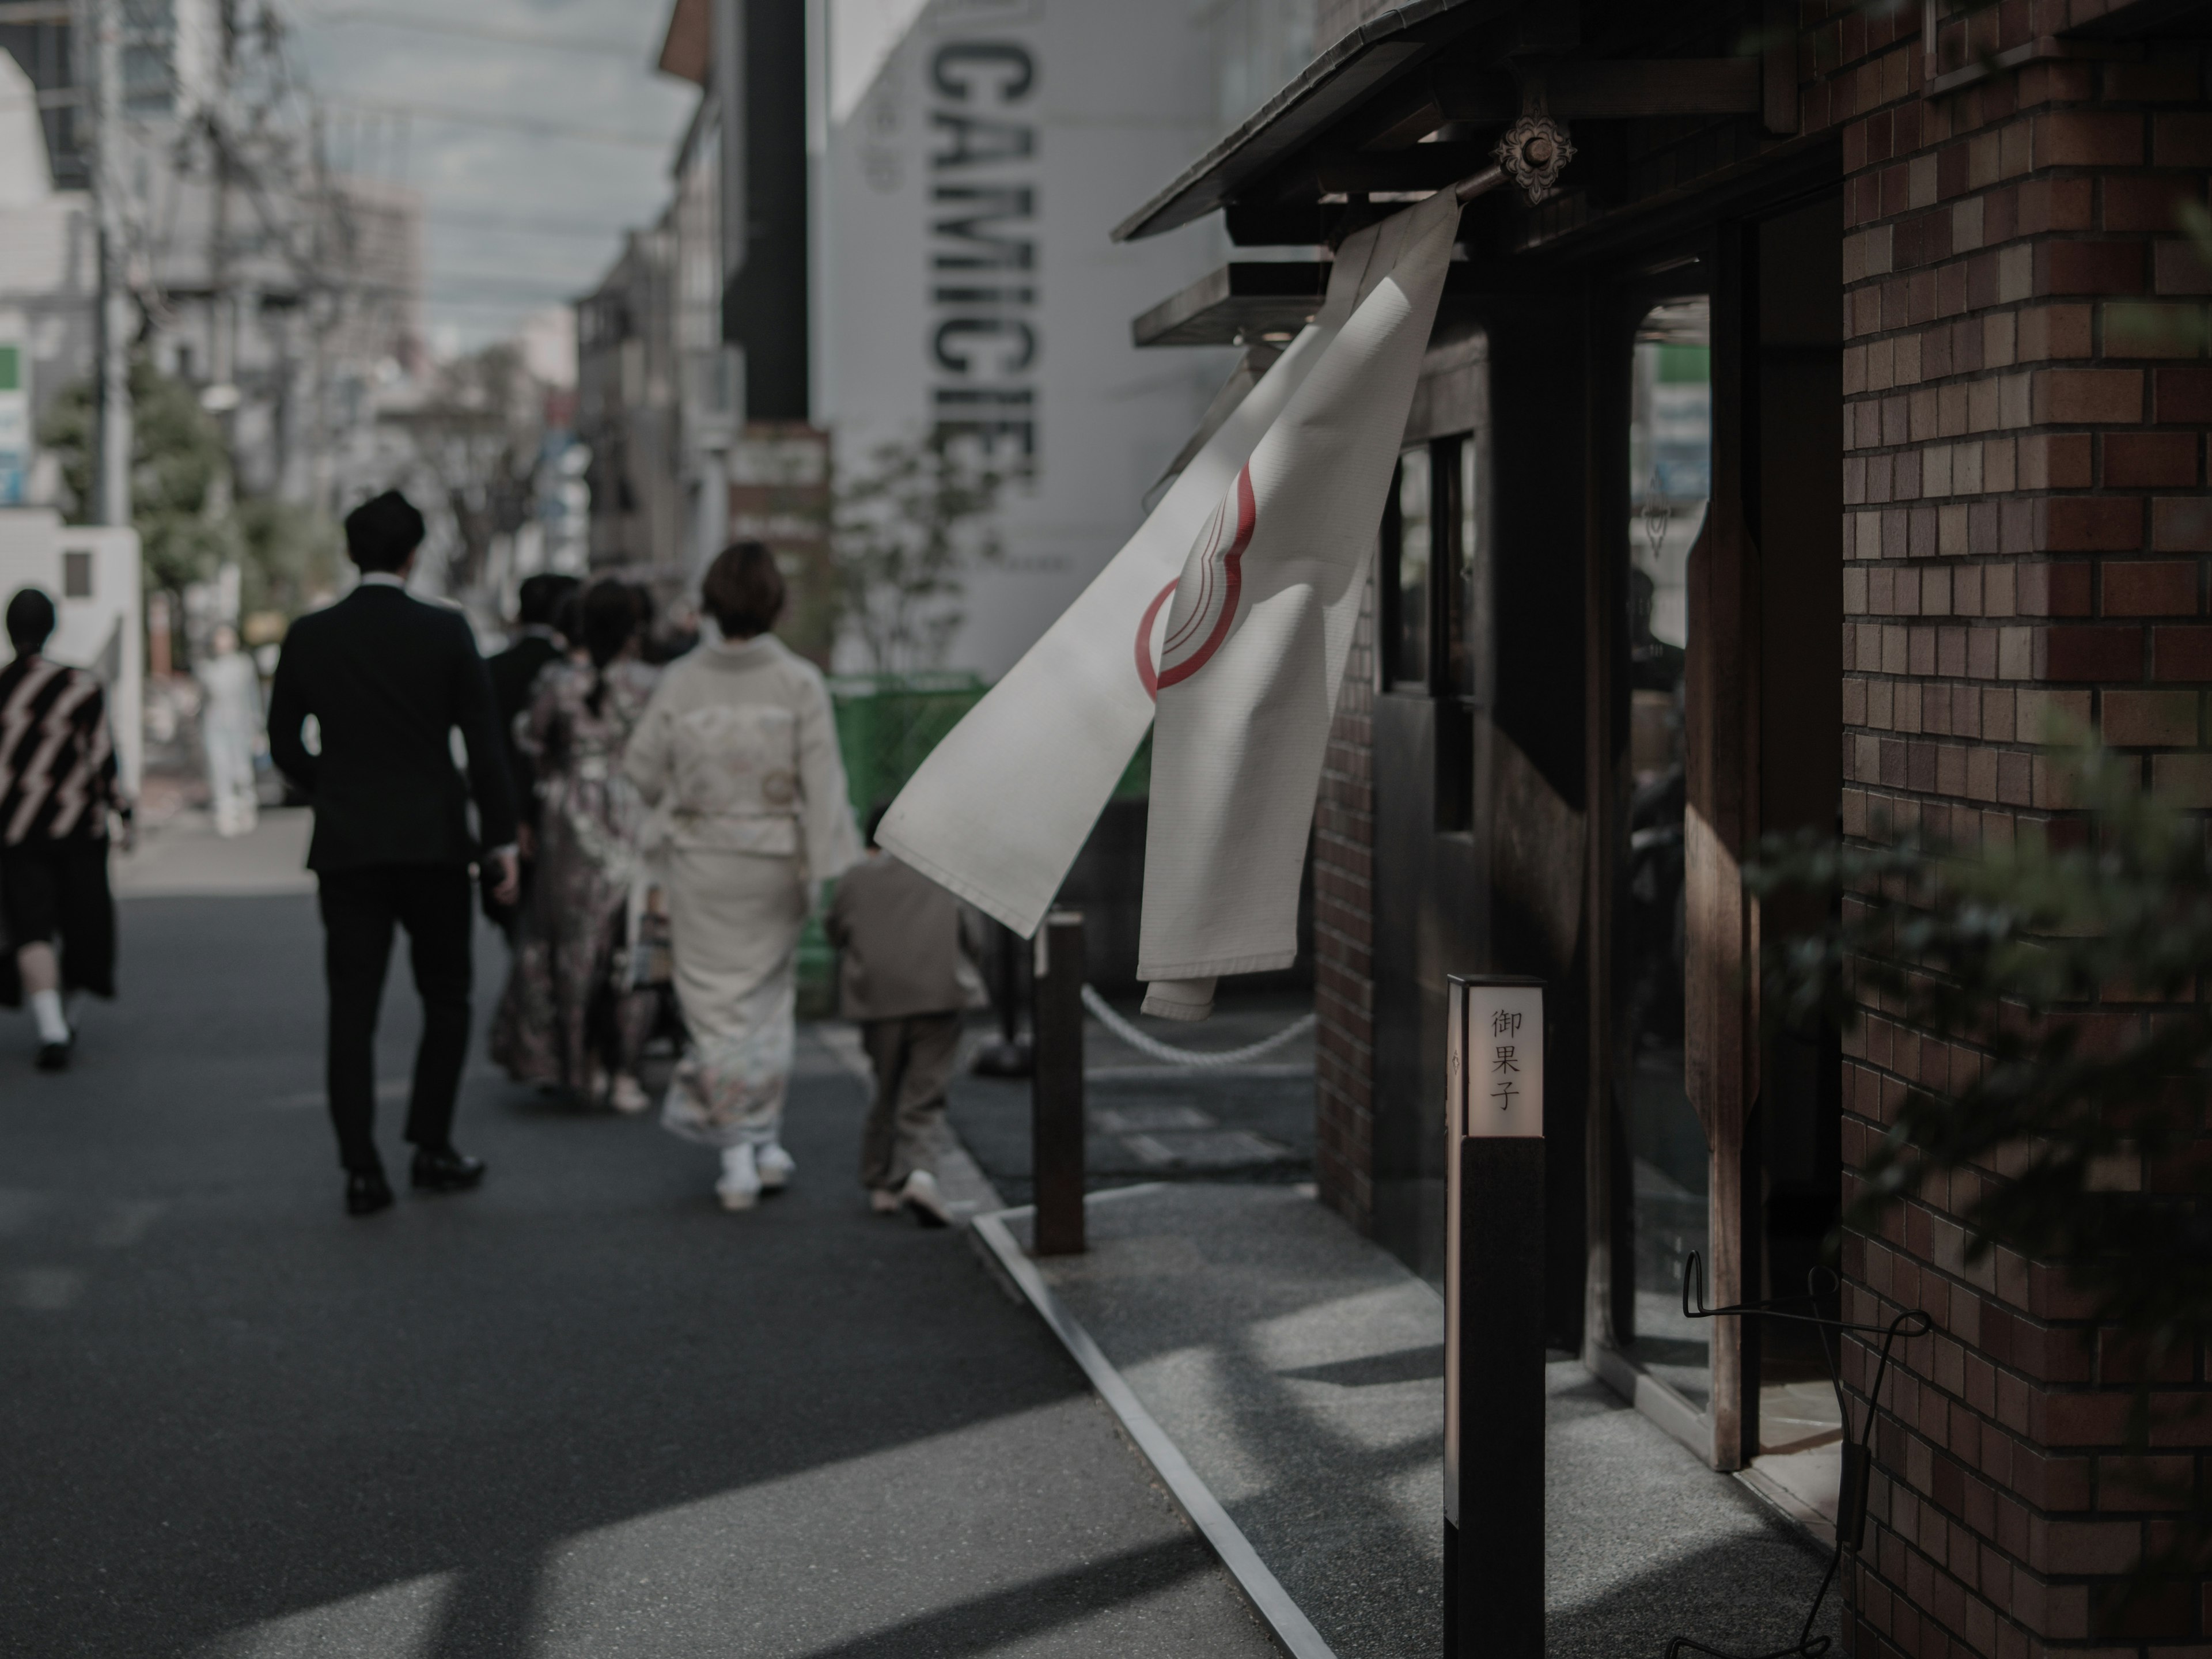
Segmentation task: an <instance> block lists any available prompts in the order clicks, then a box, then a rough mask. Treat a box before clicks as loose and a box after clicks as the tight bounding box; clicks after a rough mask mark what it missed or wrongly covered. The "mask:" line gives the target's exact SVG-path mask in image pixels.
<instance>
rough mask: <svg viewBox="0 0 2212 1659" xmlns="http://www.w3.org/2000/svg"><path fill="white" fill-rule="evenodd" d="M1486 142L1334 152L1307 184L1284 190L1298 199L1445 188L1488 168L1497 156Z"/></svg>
mask: <svg viewBox="0 0 2212 1659" xmlns="http://www.w3.org/2000/svg"><path fill="white" fill-rule="evenodd" d="M1492 148H1493V147H1492V145H1490V144H1487V143H1450V144H1411V145H1408V146H1407V148H1406V149H1394V150H1391V151H1389V152H1388V153H1387V154H1383V155H1372V154H1370V155H1334V156H1329V157H1327V158H1324V159H1322V160H1321V161H1318V162H1317V163H1316V166H1315V167H1314V168H1313V170H1312V172H1311V173H1309V174H1307V175H1306V179H1305V181H1304V182H1305V183H1306V184H1307V185H1308V189H1307V190H1305V191H1297V192H1296V194H1295V195H1293V194H1291V192H1287V191H1286V192H1285V194H1286V195H1291V199H1296V198H1297V195H1304V194H1308V193H1312V194H1318V195H1322V196H1334V195H1339V194H1342V195H1351V196H1357V195H1364V194H1367V193H1369V192H1371V191H1397V190H1442V189H1443V187H1444V186H1445V185H1451V184H1456V183H1458V182H1459V181H1460V180H1461V179H1466V178H1470V177H1472V176H1473V175H1474V174H1475V173H1480V172H1481V171H1482V170H1483V169H1484V168H1485V167H1489V166H1490V165H1491V164H1492V162H1493V161H1496V159H1497V158H1496V157H1495V156H1494V155H1492V153H1491V152H1492Z"/></svg>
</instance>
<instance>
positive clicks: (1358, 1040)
mask: <svg viewBox="0 0 2212 1659" xmlns="http://www.w3.org/2000/svg"><path fill="white" fill-rule="evenodd" d="M1374 714H1375V583H1374V580H1373V578H1371V577H1370V579H1369V580H1368V583H1367V592H1366V594H1365V596H1364V598H1363V599H1362V600H1361V602H1360V607H1359V625H1358V629H1357V631H1356V632H1354V634H1353V635H1352V654H1351V656H1350V658H1349V659H1346V663H1345V665H1344V684H1343V686H1342V688H1341V689H1340V690H1339V691H1338V693H1337V700H1336V720H1335V723H1334V725H1333V726H1330V728H1329V734H1328V754H1327V756H1326V757H1325V758H1324V759H1323V761H1322V779H1321V794H1320V797H1319V799H1316V802H1315V804H1314V1012H1315V1014H1316V1017H1317V1018H1318V1020H1319V1023H1320V1030H1318V1032H1316V1053H1315V1056H1314V1097H1315V1098H1314V1113H1315V1141H1316V1160H1315V1161H1316V1167H1317V1179H1318V1182H1319V1185H1320V1188H1321V1199H1322V1202H1323V1203H1324V1204H1326V1205H1328V1206H1329V1207H1330V1208H1331V1209H1333V1210H1334V1211H1335V1212H1337V1213H1338V1214H1340V1215H1341V1216H1343V1217H1344V1218H1345V1219H1346V1220H1347V1221H1349V1222H1351V1223H1352V1225H1354V1226H1355V1227H1358V1229H1359V1230H1360V1231H1362V1232H1365V1231H1369V1230H1370V1227H1371V1225H1372V1223H1373V1217H1374V1211H1375V1195H1374V1169H1375V1161H1374V1149H1375V1046H1374V1038H1375V1025H1374V1015H1375V964H1374V955H1373V947H1374V938H1375V888H1374V870H1375V730H1374V727H1375V720H1374Z"/></svg>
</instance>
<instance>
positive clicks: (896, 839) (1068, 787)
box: [877, 269, 1358, 938]
mask: <svg viewBox="0 0 2212 1659" xmlns="http://www.w3.org/2000/svg"><path fill="white" fill-rule="evenodd" d="M1348 274H1349V275H1350V276H1351V279H1352V282H1351V283H1344V284H1340V282H1339V281H1338V278H1337V276H1336V275H1335V274H1334V273H1332V275H1331V277H1330V282H1329V289H1328V298H1327V299H1326V300H1325V301H1323V304H1322V310H1321V313H1320V315H1319V316H1317V317H1316V319H1314V321H1313V322H1312V323H1310V324H1309V325H1307V326H1306V328H1305V329H1304V331H1301V332H1300V333H1299V335H1298V336H1297V338H1296V339H1294V340H1293V341H1291V343H1290V345H1289V346H1288V347H1286V348H1285V349H1284V351H1283V353H1282V355H1281V356H1279V357H1277V358H1276V359H1275V361H1274V363H1273V367H1271V368H1269V369H1268V370H1267V374H1265V375H1263V376H1262V377H1261V380H1260V381H1259V383H1258V384H1257V385H1256V386H1254V387H1253V388H1252V390H1251V392H1249V394H1247V396H1246V397H1245V398H1244V400H1243V403H1241V404H1238V405H1237V408H1236V410H1234V411H1233V412H1232V413H1231V415H1230V416H1228V418H1227V419H1225V421H1223V422H1221V425H1220V427H1219V428H1218V430H1216V431H1215V433H1214V434H1213V435H1212V437H1211V438H1210V439H1208V440H1207V441H1206V443H1205V445H1204V446H1203V447H1200V450H1199V453H1198V454H1197V455H1196V456H1195V457H1194V459H1192V460H1191V462H1190V463H1189V465H1187V466H1186V467H1185V468H1184V469H1183V471H1182V476H1181V477H1178V478H1176V481H1175V483H1173V484H1172V485H1171V486H1170V488H1169V489H1168V492H1167V494H1166V495H1164V496H1162V497H1161V498H1160V501H1159V504H1158V506H1157V507H1154V508H1153V509H1152V513H1150V514H1149V515H1148V516H1147V517H1146V520H1145V522H1144V523H1143V525H1142V526H1139V529H1138V531H1137V533H1136V534H1135V535H1133V536H1132V537H1131V538H1129V540H1128V542H1127V544H1125V545H1124V546H1123V547H1122V549H1121V551H1120V552H1119V553H1117V554H1115V556H1114V558H1113V560H1112V561H1111V562H1109V564H1108V565H1107V567H1106V568H1105V569H1103V570H1102V571H1100V572H1099V573H1098V575H1097V579H1096V580H1093V581H1092V582H1091V586H1088V587H1086V588H1085V589H1084V590H1083V592H1082V593H1081V595H1079V597H1078V598H1077V599H1076V601H1075V603H1074V604H1073V605H1070V606H1068V608H1067V609H1066V611H1064V612H1063V613H1062V614H1061V616H1060V620H1059V621H1058V622H1056V623H1054V624H1053V625H1052V626H1051V627H1050V628H1048V629H1046V630H1045V633H1044V635H1043V637H1042V638H1041V639H1040V640H1038V641H1037V642H1036V644H1035V645H1033V646H1031V647H1030V649H1029V651H1028V653H1027V654H1025V655H1024V657H1023V658H1022V659H1021V660H1020V661H1019V662H1018V663H1016V664H1015V665H1014V666H1013V667H1012V669H1011V670H1010V671H1008V672H1007V674H1006V677H1005V678H1003V679H1001V680H1000V682H999V683H998V684H996V685H994V686H993V687H992V688H991V690H990V691H989V692H988V693H987V695H986V696H984V698H983V700H982V702H979V703H977V704H976V705H975V708H972V709H970V710H969V712H968V714H967V716H966V717H965V718H964V719H963V720H961V722H960V724H959V725H957V726H955V727H953V729H952V730H951V732H949V733H947V734H946V736H945V739H944V741H942V742H941V743H939V744H938V745H937V747H936V748H935V749H934V750H931V752H930V754H929V757H928V758H927V759H926V760H925V761H923V762H922V763H921V768H920V769H919V770H917V771H916V772H915V775H914V776H913V777H912V778H911V779H910V780H909V781H908V783H907V786H906V787H905V788H904V789H902V790H901V791H900V792H899V794H898V799H896V800H894V801H893V802H892V803H891V805H890V811H888V812H886V813H885V814H884V821H883V824H882V826H881V828H880V829H878V831H877V839H878V841H880V842H882V843H883V845H884V847H885V848H887V849H889V850H890V852H891V853H892V854H895V855H896V856H897V857H898V858H899V859H901V860H903V861H904V862H906V863H908V864H910V865H912V866H914V867H915V869H917V870H919V871H921V872H922V873H923V874H924V875H926V876H927V877H929V878H930V879H932V880H933V881H934V882H936V883H937V884H939V885H940V886H942V887H945V888H948V889H950V890H951V891H953V892H955V893H957V894H959V895H960V896H961V897H963V898H964V899H967V900H969V901H970V902H973V903H974V904H975V905H976V906H978V907H979V908H981V909H982V910H984V911H985V912H986V913H987V914H988V915H993V916H995V917H997V918H998V919H999V920H1000V921H1002V922H1004V923H1006V926H1007V927H1011V928H1012V929H1013V930H1014V931H1015V932H1016V933H1020V934H1022V935H1023V936H1024V937H1025V938H1026V937H1027V936H1029V935H1030V934H1032V933H1036V928H1037V923H1038V922H1039V921H1041V920H1042V918H1043V915H1044V913H1045V911H1046V910H1047V909H1048V908H1050V907H1051V905H1052V902H1053V899H1054V896H1055V895H1057V894H1058V893H1059V891H1060V883H1061V882H1063V881H1065V880H1066V878H1067V872H1068V868H1069V866H1072V865H1073V863H1074V862H1075V856H1076V854H1078V853H1079V852H1081V851H1082V850H1083V843H1084V842H1085V840H1087V839H1088V838H1089V836H1090V834H1091V827H1092V826H1093V825H1094V824H1096V823H1097V822H1098V815H1099V813H1101V812H1102V811H1104V810H1105V807H1106V803H1107V801H1108V800H1109V799H1111V797H1112V795H1113V793H1114V786H1115V784H1117V783H1119V782H1120V781H1121V775H1122V774H1123V773H1125V772H1127V770H1128V769H1129V763H1130V761H1131V760H1132V759H1133V758H1134V757H1135V756H1136V752H1137V745H1138V744H1140V743H1142V742H1143V741H1144V738H1145V732H1146V730H1147V728H1149V727H1150V726H1151V725H1152V699H1153V695H1154V692H1155V690H1156V687H1155V684H1154V664H1155V662H1156V661H1157V659H1158V650H1159V639H1158V635H1159V633H1160V629H1161V627H1162V625H1163V623H1164V621H1165V612H1166V609H1167V603H1166V602H1167V598H1168V595H1169V594H1170V592H1172V591H1173V589H1174V586H1175V581H1176V572H1178V571H1179V570H1181V569H1182V566H1183V562H1184V560H1185V558H1186V557H1187V556H1188V554H1189V552H1190V548H1191V543H1192V541H1193V539H1194V538H1195V537H1196V536H1197V535H1198V533H1199V532H1200V528H1201V527H1202V526H1204V525H1205V524H1206V520H1207V518H1208V516H1209V515H1210V514H1211V513H1212V512H1213V510H1214V507H1215V504H1216V503H1217V502H1218V501H1219V500H1220V499H1221V495H1222V492H1223V491H1224V490H1225V489H1228V488H1229V486H1230V485H1231V483H1232V482H1233V481H1234V480H1235V479H1236V477H1237V472H1238V470H1239V469H1240V468H1242V467H1243V465H1244V463H1245V461H1246V460H1247V459H1249V458H1250V456H1251V453H1252V450H1253V447H1254V446H1255V445H1256V444H1257V443H1258V442H1259V441H1260V440H1261V437H1262V436H1263V435H1265V434H1266V432H1267V428H1269V427H1270V426H1271V425H1272V424H1273V422H1274V420H1275V417H1276V416H1279V414H1281V413H1282V412H1283V410H1284V409H1285V407H1286V406H1287V405H1288V404H1289V403H1290V401H1291V396H1292V394H1293V393H1295V392H1297V389H1298V387H1299V386H1302V385H1303V384H1304V381H1305V379H1306V377H1307V375H1308V374H1310V373H1311V372H1312V371H1313V368H1314V366H1315V365H1316V363H1317V362H1320V361H1321V359H1322V356H1323V354H1324V353H1325V351H1326V350H1327V348H1328V343H1329V342H1330V341H1331V340H1333V339H1334V338H1335V337H1336V334H1337V331H1338V329H1339V328H1340V326H1341V325H1342V324H1343V323H1344V321H1345V320H1346V319H1347V318H1349V317H1350V316H1351V314H1352V301H1353V298H1354V295H1353V293H1352V285H1353V284H1356V283H1357V281H1358V270H1357V269H1355V270H1352V271H1351V272H1350V273H1348Z"/></svg>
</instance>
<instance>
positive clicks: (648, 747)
mask: <svg viewBox="0 0 2212 1659" xmlns="http://www.w3.org/2000/svg"><path fill="white" fill-rule="evenodd" d="M623 769H624V770H625V771H626V772H627V773H628V774H629V778H630V781H632V782H633V783H635V785H636V786H637V787H638V791H639V793H641V794H642V795H643V796H644V797H645V799H646V801H647V804H648V805H653V806H655V807H658V808H659V809H661V811H662V814H663V816H664V819H665V823H666V824H667V826H668V834H667V842H666V848H665V852H664V853H663V854H662V857H663V858H664V860H665V866H666V871H667V886H668V900H669V921H670V925H671V934H672V943H673V947H674V956H675V980H676V994H677V998H678V1001H679V1002H680V1003H681V1004H682V1006H683V1009H684V1024H685V1025H686V1026H687V1027H688V1028H689V1029H690V1035H691V1042H690V1048H689V1049H688V1050H687V1051H686V1052H685V1054H684V1059H683V1060H682V1062H681V1063H680V1064H679V1065H678V1067H677V1070H676V1076H675V1079H674V1080H673V1082H672V1083H671V1085H670V1088H669V1091H668V1100H667V1103H666V1105H665V1108H664V1109H663V1112H662V1117H661V1121H662V1122H663V1123H664V1124H665V1126H666V1127H668V1128H669V1129H671V1130H672V1131H673V1132H674V1133H678V1134H680V1135H684V1136H685V1137H687V1138H688V1139H693V1140H701V1141H705V1142H707V1143H708V1144H709V1145H711V1146H738V1145H752V1146H765V1145H767V1144H769V1142H771V1141H773V1140H775V1139H776V1136H777V1133H778V1131H779V1129H780V1127H781V1123H782V1119H783V1102H784V1096H785V1093H786V1091H787V1087H788V1085H789V1083H790V1078H791V1064H792V1048H793V1036H794V1032H793V1019H794V1015H795V1011H796V996H797V983H796V978H795V970H796V968H797V963H798V949H799V930H800V928H802V927H804V926H805V921H806V917H807V914H808V912H809V910H810V909H811V902H812V897H813V894H814V891H815V889H816V886H817V884H819V883H821V882H824V881H829V880H832V879H834V878H836V876H838V875H839V874H841V873H842V872H843V871H844V870H846V869H847V868H848V867H849V866H851V865H852V864H854V862H855V861H856V860H858V859H859V858H860V835H859V833H858V831H857V830H856V829H854V824H853V810H852V805H851V803H850V801H849V800H848V799H847V792H846V783H845V766H844V763H843V761H842V759H841V758H840V757H839V756H838V753H837V733H836V724H835V722H834V720H833V718H832V716H831V713H830V708H829V689H828V688H827V687H826V686H824V685H823V683H822V676H821V674H820V673H819V672H818V671H817V670H816V669H815V668H814V666H813V665H812V664H811V663H808V662H806V661H805V660H804V659H801V658H799V657H798V656H795V655H793V653H791V652H790V651H789V650H787V649H786V648H785V647H784V646H783V644H782V642H781V641H779V640H777V639H776V638H775V636H774V635H765V634H764V635H760V636H759V637H757V638H756V639H751V640H746V641H740V642H738V643H736V644H717V645H706V646H702V647H700V648H699V649H698V650H696V651H694V652H692V653H690V655H689V656H687V657H684V659H681V660H680V661H678V662H676V663H674V664H672V665H671V666H670V667H669V669H668V671H667V672H666V673H665V675H664V676H663V677H662V678H661V681H660V684H659V687H658V688H657V689H656V690H655V691H654V692H653V701H652V702H650V703H648V704H647V707H646V710H645V714H644V715H643V716H642V717H641V719H640V720H639V721H638V725H637V730H636V732H635V733H634V734H633V735H632V736H631V738H630V743H629V751H628V753H627V755H626V757H625V758H624V762H623Z"/></svg>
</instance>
